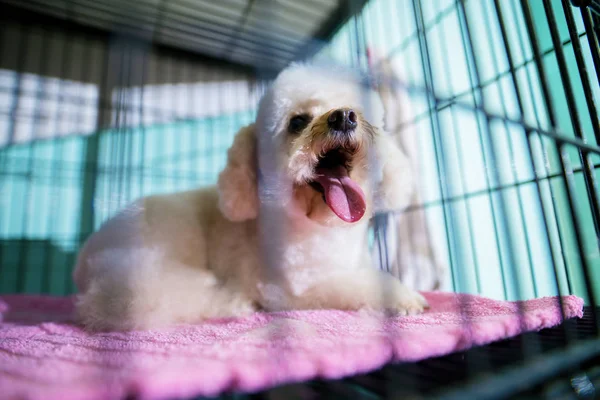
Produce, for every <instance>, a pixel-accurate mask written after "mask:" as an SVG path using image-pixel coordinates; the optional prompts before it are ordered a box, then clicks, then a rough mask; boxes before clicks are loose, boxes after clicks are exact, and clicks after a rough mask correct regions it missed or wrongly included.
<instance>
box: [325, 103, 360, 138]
mask: <svg viewBox="0 0 600 400" xmlns="http://www.w3.org/2000/svg"><path fill="white" fill-rule="evenodd" d="M327 123H328V124H329V127H330V128H331V129H333V130H335V131H340V132H343V133H350V132H352V131H353V130H354V129H355V128H356V125H357V116H356V113H355V112H354V111H352V110H349V109H342V108H340V109H339V110H335V111H333V112H332V113H331V114H329V118H327Z"/></svg>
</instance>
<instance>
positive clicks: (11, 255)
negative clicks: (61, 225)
mask: <svg viewBox="0 0 600 400" xmlns="http://www.w3.org/2000/svg"><path fill="white" fill-rule="evenodd" d="M0 254H2V265H0V277H1V278H0V293H4V294H6V293H31V294H42V293H45V294H53V295H66V294H70V293H73V291H74V287H73V284H72V282H71V281H72V279H71V270H72V266H73V263H74V261H75V256H76V253H75V252H70V251H65V249H63V248H61V247H59V246H57V245H56V244H54V243H53V242H52V241H51V240H47V239H44V240H37V239H5V240H0Z"/></svg>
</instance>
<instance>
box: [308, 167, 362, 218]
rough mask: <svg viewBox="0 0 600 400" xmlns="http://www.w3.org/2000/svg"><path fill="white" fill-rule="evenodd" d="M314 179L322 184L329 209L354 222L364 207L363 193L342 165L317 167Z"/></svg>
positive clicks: (360, 216)
mask: <svg viewBox="0 0 600 400" xmlns="http://www.w3.org/2000/svg"><path fill="white" fill-rule="evenodd" d="M316 173H317V179H316V181H317V182H319V183H320V184H321V186H323V189H324V191H325V200H326V202H327V205H328V206H329V208H331V210H332V211H333V212H334V213H335V215H337V216H338V217H340V218H341V219H343V220H344V221H346V222H356V221H358V220H360V219H361V218H362V216H363V215H364V213H365V209H366V202H365V194H364V193H363V191H362V189H361V188H360V187H359V186H358V185H357V184H356V182H354V181H353V180H352V179H350V177H349V176H348V170H347V169H346V168H345V167H343V166H336V167H333V168H318V169H317V171H316Z"/></svg>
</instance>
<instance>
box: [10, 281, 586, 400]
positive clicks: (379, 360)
mask: <svg viewBox="0 0 600 400" xmlns="http://www.w3.org/2000/svg"><path fill="white" fill-rule="evenodd" d="M425 296H426V297H427V300H428V301H429V303H430V305H431V309H430V310H429V311H428V312H426V313H425V314H423V315H419V316H411V317H384V316H381V315H379V316H378V315H373V314H365V313H355V312H342V311H303V312H287V313H273V314H266V313H259V314H255V315H253V316H251V317H247V318H240V319H229V320H215V321H211V322H207V323H204V324H201V325H196V326H180V327H177V328H173V329H169V330H163V331H154V332H130V333H97V334H91V333H87V332H85V331H83V330H82V329H80V328H79V327H77V326H75V325H73V324H70V323H69V321H70V319H71V315H72V314H71V313H72V308H73V307H72V299H71V298H52V297H38V296H5V297H0V398H27V399H45V400H52V399H57V400H58V399H61V400H68V399H89V400H93V399H106V398H124V397H126V396H127V395H135V396H136V397H138V398H143V399H162V398H176V397H188V396H194V395H215V394H218V393H221V392H223V391H225V390H244V391H253V390H258V389H262V388H266V387H269V386H272V385H276V384H281V383H285V382H294V381H301V380H307V379H310V378H314V377H323V378H337V377H342V376H346V375H350V374H355V373H359V372H366V371H370V370H373V369H376V368H378V367H381V366H382V365H384V364H385V363H388V362H390V361H414V360H420V359H423V358H427V357H432V356H438V355H443V354H447V353H450V352H453V351H456V350H461V349H465V348H468V347H471V346H474V345H480V344H485V343H489V342H491V341H494V340H498V339H502V338H506V337H510V336H514V335H517V334H519V333H520V332H522V331H525V330H527V331H531V330H539V329H541V328H546V327H550V326H554V325H557V324H559V323H560V322H561V321H562V319H563V313H564V316H565V318H571V317H575V316H577V317H581V316H582V313H583V311H582V309H583V301H582V300H581V299H580V298H578V297H575V296H567V297H564V298H563V299H564V300H563V307H564V308H563V310H562V312H561V308H560V305H559V303H558V299H557V298H550V297H547V298H542V299H535V300H528V301H525V302H522V303H511V302H503V301H495V300H490V299H486V298H483V297H477V296H470V295H456V294H451V293H440V292H435V293H425ZM461 304H462V305H463V307H462V308H461ZM465 305H466V306H467V307H466V308H465V307H464V306H465ZM519 309H520V310H521V313H522V315H521V317H520V314H519ZM461 310H462V312H461Z"/></svg>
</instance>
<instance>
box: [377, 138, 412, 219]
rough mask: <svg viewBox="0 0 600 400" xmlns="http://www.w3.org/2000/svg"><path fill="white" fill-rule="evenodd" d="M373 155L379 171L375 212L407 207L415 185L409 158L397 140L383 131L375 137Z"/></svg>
mask: <svg viewBox="0 0 600 400" xmlns="http://www.w3.org/2000/svg"><path fill="white" fill-rule="evenodd" d="M375 153H376V154H375V157H376V158H377V161H376V162H377V164H378V165H379V170H380V174H379V179H378V188H377V192H376V203H375V211H390V210H401V209H403V208H405V207H407V206H408V205H409V204H410V203H411V201H412V198H413V196H414V193H415V183H416V182H415V179H414V171H413V168H412V165H411V162H410V160H409V158H408V157H407V156H406V154H405V153H404V151H402V149H401V148H400V146H399V145H398V142H397V140H396V139H395V138H393V137H392V136H391V135H390V134H389V133H387V132H385V131H380V132H378V135H377V136H376V139H375Z"/></svg>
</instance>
